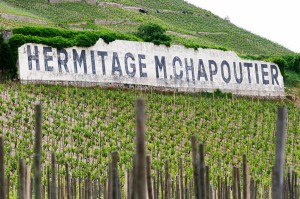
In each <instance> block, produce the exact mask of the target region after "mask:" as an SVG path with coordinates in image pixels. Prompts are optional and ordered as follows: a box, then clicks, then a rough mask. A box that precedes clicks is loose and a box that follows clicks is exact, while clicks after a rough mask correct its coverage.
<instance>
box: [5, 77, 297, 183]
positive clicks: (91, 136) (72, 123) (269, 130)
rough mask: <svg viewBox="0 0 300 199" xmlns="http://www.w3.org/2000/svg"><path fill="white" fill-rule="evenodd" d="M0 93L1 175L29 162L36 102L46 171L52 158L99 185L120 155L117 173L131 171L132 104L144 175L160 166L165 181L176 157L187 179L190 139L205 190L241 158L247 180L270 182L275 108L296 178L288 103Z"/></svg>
mask: <svg viewBox="0 0 300 199" xmlns="http://www.w3.org/2000/svg"><path fill="white" fill-rule="evenodd" d="M84 84H85V83H83V85H84ZM0 92H1V93H3V96H5V97H4V98H0V101H1V103H0V109H1V111H0V113H1V114H2V115H1V120H0V122H1V126H3V128H2V129H1V130H2V131H3V132H4V133H5V140H6V144H5V151H6V152H7V153H6V158H5V159H6V170H7V172H8V171H11V173H17V172H15V171H16V169H17V165H18V164H17V163H18V158H19V157H22V158H23V159H24V160H26V161H28V162H30V161H32V155H33V151H32V150H29V149H32V148H33V142H32V131H34V123H35V122H34V106H35V104H36V99H37V97H38V99H39V101H40V103H41V105H42V107H43V137H44V142H43V152H44V155H43V165H44V166H45V167H47V166H48V165H47V164H49V163H48V161H47V156H46V155H49V154H50V153H51V152H55V153H56V154H57V162H59V163H60V164H62V165H64V163H66V162H68V163H69V166H70V168H72V171H71V173H72V176H74V177H79V176H80V177H82V176H83V175H84V174H86V173H87V172H91V173H92V175H93V176H97V177H101V178H102V180H103V178H104V173H105V172H103V171H105V169H106V168H107V165H108V164H109V161H110V159H109V158H110V153H111V152H112V151H113V150H119V151H120V162H119V163H120V164H119V165H120V168H126V169H129V168H132V154H133V153H134V135H135V131H136V129H135V125H136V123H135V119H134V118H135V117H134V116H135V103H134V102H135V99H136V98H143V99H145V101H146V102H147V104H146V107H147V117H146V125H147V129H148V130H147V133H146V139H147V155H150V156H151V157H152V163H153V164H152V168H153V169H155V170H160V171H161V169H162V168H163V164H164V162H165V160H167V159H168V160H169V163H170V175H171V177H172V179H173V177H175V176H176V175H177V174H178V160H179V159H180V158H181V159H182V161H183V167H184V172H185V174H187V175H188V177H191V173H192V170H191V166H192V161H191V154H190V151H191V143H190V138H191V136H192V135H194V134H195V132H197V133H196V136H197V139H198V143H199V142H202V143H204V144H205V153H206V156H205V158H206V164H207V166H209V167H210V169H211V172H212V173H214V175H212V176H211V182H212V183H215V182H216V180H217V176H218V175H219V176H220V175H224V173H226V172H228V171H232V165H236V166H241V162H242V157H243V154H246V155H247V159H248V163H249V168H250V174H251V176H252V177H254V178H255V176H256V177H257V178H259V179H260V180H261V182H263V183H264V184H266V183H268V182H270V177H271V175H270V173H271V171H272V162H271V163H270V161H269V160H270V159H273V158H274V152H275V140H276V136H275V135H274V129H275V128H276V122H274V121H276V117H277V107H279V106H286V107H287V108H288V112H289V115H288V117H289V118H288V135H289V136H288V137H287V144H286V148H287V151H286V167H292V168H293V170H294V171H296V172H299V171H300V165H299V161H298V159H299V154H300V147H299V146H300V131H299V116H300V109H299V107H297V106H295V105H293V104H292V103H290V102H289V101H288V100H268V99H265V100H259V99H256V98H252V100H249V98H242V97H236V96H232V95H231V94H230V93H229V94H224V93H222V92H220V91H219V90H218V91H216V92H214V93H201V94H199V93H193V94H191V93H189V94H183V93H177V92H171V93H160V92H155V91H152V92H145V91H138V90H122V89H103V88H99V87H94V88H80V87H72V86H68V87H64V86H60V85H33V84H27V85H20V84H16V83H8V84H0ZM12 132H13V133H12ZM0 133H1V132H0ZM16 146H17V147H16ZM87 146H88V147H87ZM27 149H28V150H27ZM10 154H17V155H15V156H11V155H10ZM179 157H180V158H179ZM126 169H122V170H120V172H124V171H125V170H126ZM121 175H122V174H121Z"/></svg>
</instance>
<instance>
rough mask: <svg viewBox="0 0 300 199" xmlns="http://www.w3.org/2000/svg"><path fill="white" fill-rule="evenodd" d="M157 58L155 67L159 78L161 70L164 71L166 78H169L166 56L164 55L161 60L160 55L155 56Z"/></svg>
mask: <svg viewBox="0 0 300 199" xmlns="http://www.w3.org/2000/svg"><path fill="white" fill-rule="evenodd" d="M154 60H155V69H156V78H157V79H158V78H159V72H161V71H163V72H164V79H167V69H166V57H165V56H162V57H161V59H160V60H159V58H158V56H156V55H155V56H154Z"/></svg>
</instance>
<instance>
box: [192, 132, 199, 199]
mask: <svg viewBox="0 0 300 199" xmlns="http://www.w3.org/2000/svg"><path fill="white" fill-rule="evenodd" d="M191 144H192V159H193V176H194V191H195V199H199V198H200V195H199V191H200V184H199V181H200V180H199V178H200V174H199V172H200V168H199V155H198V150H197V138H196V136H195V135H193V136H192V137H191Z"/></svg>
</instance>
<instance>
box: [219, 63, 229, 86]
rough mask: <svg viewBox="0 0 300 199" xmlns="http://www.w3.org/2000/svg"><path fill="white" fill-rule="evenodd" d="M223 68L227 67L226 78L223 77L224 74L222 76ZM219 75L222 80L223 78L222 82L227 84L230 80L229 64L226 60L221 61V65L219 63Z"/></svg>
mask: <svg viewBox="0 0 300 199" xmlns="http://www.w3.org/2000/svg"><path fill="white" fill-rule="evenodd" d="M224 67H227V73H228V74H227V78H226V77H225V74H224ZM221 73H222V78H223V80H224V82H226V83H227V84H228V83H229V82H230V80H231V72H230V66H229V63H228V62H227V61H226V60H224V61H222V63H221Z"/></svg>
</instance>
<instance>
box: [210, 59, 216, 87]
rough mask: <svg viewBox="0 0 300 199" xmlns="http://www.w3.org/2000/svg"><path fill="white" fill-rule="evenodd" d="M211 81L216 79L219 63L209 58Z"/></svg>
mask: <svg viewBox="0 0 300 199" xmlns="http://www.w3.org/2000/svg"><path fill="white" fill-rule="evenodd" d="M208 66H209V76H210V81H212V82H213V81H214V79H213V76H214V75H216V74H217V73H218V67H217V63H216V62H215V61H214V60H208Z"/></svg>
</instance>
